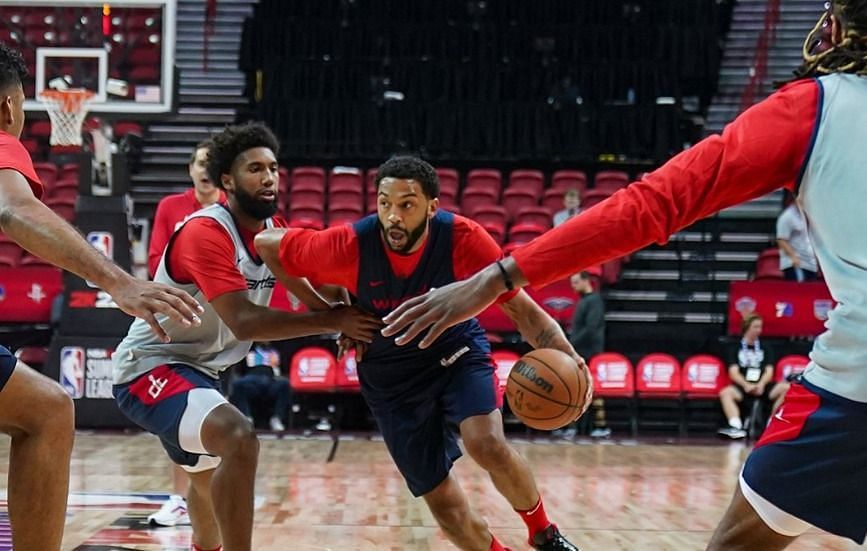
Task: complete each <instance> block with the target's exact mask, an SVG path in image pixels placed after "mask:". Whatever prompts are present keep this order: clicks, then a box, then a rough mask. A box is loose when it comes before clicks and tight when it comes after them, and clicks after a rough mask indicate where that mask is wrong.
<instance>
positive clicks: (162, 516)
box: [148, 495, 190, 526]
mask: <svg viewBox="0 0 867 551" xmlns="http://www.w3.org/2000/svg"><path fill="white" fill-rule="evenodd" d="M148 523H149V524H151V525H155V526H181V525H189V524H190V517H189V515H187V500H185V499H184V498H183V497H181V496H178V495H172V496H169V499H167V500H166V502H165V503H163V506H162V507H160V510H159V511H157V512H156V513H154V514H152V515H151V516H149V517H148Z"/></svg>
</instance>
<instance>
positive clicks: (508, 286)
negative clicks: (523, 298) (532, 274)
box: [497, 260, 515, 291]
mask: <svg viewBox="0 0 867 551" xmlns="http://www.w3.org/2000/svg"><path fill="white" fill-rule="evenodd" d="M497 267H498V268H499V269H500V273H501V274H503V283H505V284H506V289H507V290H509V291H511V290H513V289H514V288H515V284H514V283H512V278H510V277H509V273H508V272H507V271H506V268H505V267H504V266H503V263H502V262H500V261H499V260H497Z"/></svg>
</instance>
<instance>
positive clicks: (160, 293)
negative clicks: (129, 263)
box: [106, 276, 204, 342]
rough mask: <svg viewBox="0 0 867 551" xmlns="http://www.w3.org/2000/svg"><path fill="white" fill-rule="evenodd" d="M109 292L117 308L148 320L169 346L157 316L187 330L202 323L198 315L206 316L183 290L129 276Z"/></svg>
mask: <svg viewBox="0 0 867 551" xmlns="http://www.w3.org/2000/svg"><path fill="white" fill-rule="evenodd" d="M106 291H108V293H109V294H110V295H111V298H113V299H114V302H115V303H116V304H117V306H118V308H120V309H121V310H123V311H124V312H126V313H127V314H129V315H131V316H135V317H137V318H141V319H143V320H145V321H146V322H147V323H148V325H150V326H151V329H152V330H153V332H154V333H155V334H156V335H157V336H158V337H159V338H160V339H161V340H162V341H163V342H169V341H170V340H171V339H170V338H169V335H168V334H167V333H166V332H165V330H164V329H163V328H162V327H160V324H159V322H158V321H157V318H156V314H162V315H164V316H166V317H168V318H171V319H172V320H174V321H175V322H177V323H180V324H182V325H185V326H187V327H190V326H193V325H201V323H202V320H201V319H200V318H199V316H198V315H197V314H198V313H201V312H204V308H202V305H201V304H199V303H198V302H196V299H194V298H193V297H191V296H190V295H189V294H188V293H186V292H185V291H182V290H180V289H175V288H174V287H169V286H168V285H163V284H161V283H153V282H151V281H142V280H140V279H136V278H134V277H132V276H129V277H128V278H127V279H125V280H124V281H122V282H121V283H120V284H119V285H118V286H117V287H116V288H113V289H111V290H110V291H109V290H108V289H106Z"/></svg>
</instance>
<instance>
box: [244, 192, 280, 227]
mask: <svg viewBox="0 0 867 551" xmlns="http://www.w3.org/2000/svg"><path fill="white" fill-rule="evenodd" d="M275 199H276V198H275ZM235 200H236V201H238V207H240V209H241V210H242V211H243V212H244V214H246V215H248V216H250V217H251V218H254V219H256V220H266V219H268V218H271V217H272V216H274V215H275V214H277V201H276V200H275V201H262V200H259V199H256V197H255V196H253V195H251V194H249V193H247V192H246V191H244V190H243V189H241V188H240V187H236V188H235Z"/></svg>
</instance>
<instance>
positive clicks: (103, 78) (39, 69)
mask: <svg viewBox="0 0 867 551" xmlns="http://www.w3.org/2000/svg"><path fill="white" fill-rule="evenodd" d="M49 57H92V58H95V59H96V60H98V61H99V89H97V90H91V92H94V93H95V94H96V95H95V96H93V98H91V100H90V101H91V102H94V103H105V100H106V91H105V84H106V82H107V81H108V52H107V51H106V50H105V49H104V48H36V97H37V98H38V97H39V95H40V94H41V93H42V92H43V91H44V90H45V88H46V82H45V63H46V60H47V59H48V58H49ZM73 87H75V84H74V83H73ZM27 101H29V102H31V103H38V102H39V100H36V101H34V100H27ZM27 101H25V102H24V108H25V109H27Z"/></svg>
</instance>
